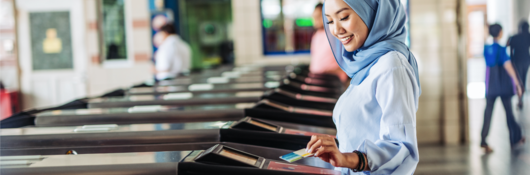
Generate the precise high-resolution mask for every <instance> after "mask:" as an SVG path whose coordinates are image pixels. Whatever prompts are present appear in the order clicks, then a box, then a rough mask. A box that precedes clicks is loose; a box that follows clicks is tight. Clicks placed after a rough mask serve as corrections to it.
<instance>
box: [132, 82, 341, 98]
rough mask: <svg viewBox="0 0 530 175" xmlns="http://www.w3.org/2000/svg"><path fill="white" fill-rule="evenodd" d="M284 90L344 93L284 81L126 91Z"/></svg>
mask: <svg viewBox="0 0 530 175" xmlns="http://www.w3.org/2000/svg"><path fill="white" fill-rule="evenodd" d="M278 87H279V88H283V89H287V90H291V91H303V92H318V93H321V94H326V95H327V96H330V97H338V96H339V95H340V93H342V89H341V88H331V87H323V86H315V85H307V84H303V83H299V82H296V81H292V80H289V79H283V80H282V81H281V82H277V81H270V82H266V83H234V84H210V83H207V84H192V85H184V86H155V87H133V88H130V89H128V90H127V91H126V94H127V95H150V94H168V93H184V92H195V93H197V92H209V93H214V92H241V91H266V90H269V89H272V88H278Z"/></svg>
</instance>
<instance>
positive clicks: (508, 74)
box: [480, 24, 525, 153]
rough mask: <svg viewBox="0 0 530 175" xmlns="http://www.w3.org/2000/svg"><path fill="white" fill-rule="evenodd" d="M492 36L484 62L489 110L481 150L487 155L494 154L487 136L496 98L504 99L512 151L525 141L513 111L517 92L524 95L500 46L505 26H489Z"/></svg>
mask: <svg viewBox="0 0 530 175" xmlns="http://www.w3.org/2000/svg"><path fill="white" fill-rule="evenodd" d="M489 33H490V35H491V36H492V37H493V44H491V45H486V46H484V59H485V60H486V66H487V70H486V110H485V111H484V123H483V126H482V135H481V136H482V137H481V142H480V147H482V148H483V149H484V151H485V152H486V153H490V152H492V151H493V149H491V147H489V146H488V144H487V143H486V137H487V136H488V132H489V128H490V123H491V116H492V113H493V106H494V105H495V100H496V99H497V97H501V100H502V104H503V105H504V111H505V112H506V122H507V123H508V130H509V132H510V144H511V145H512V147H515V146H518V145H520V144H522V143H523V142H524V141H525V139H524V137H523V136H522V132H521V128H520V127H519V124H517V122H516V121H515V118H514V116H513V111H512V97H513V95H514V94H515V91H514V90H517V91H516V92H517V94H518V95H519V96H521V95H522V93H523V91H522V88H521V83H520V82H519V79H518V78H517V74H516V73H515V69H514V68H513V65H512V62H511V61H510V56H508V54H507V53H506V47H502V46H501V45H499V40H500V39H501V38H502V26H501V25H499V24H493V25H490V26H489ZM514 85H515V87H514ZM518 143H520V144H518Z"/></svg>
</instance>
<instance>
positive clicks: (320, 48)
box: [309, 3, 348, 82]
mask: <svg viewBox="0 0 530 175" xmlns="http://www.w3.org/2000/svg"><path fill="white" fill-rule="evenodd" d="M322 7H323V4H322V3H319V4H317V5H316V7H315V11H314V12H313V27H314V28H315V29H316V32H315V34H314V35H313V38H312V39H311V63H310V64H309V71H310V72H311V73H317V74H335V75H337V76H338V77H339V79H340V80H341V81H342V82H346V80H347V79H348V75H346V73H345V72H344V71H342V69H340V67H339V65H338V64H337V61H335V57H334V56H333V52H331V47H330V46H329V43H328V39H327V38H326V31H324V22H323V21H322Z"/></svg>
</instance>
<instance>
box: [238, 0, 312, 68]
mask: <svg viewBox="0 0 530 175" xmlns="http://www.w3.org/2000/svg"><path fill="white" fill-rule="evenodd" d="M232 13H233V15H232V18H233V19H232V20H233V26H232V29H233V30H232V31H233V34H232V36H233V37H234V52H235V53H234V54H235V62H236V65H242V64H291V63H306V64H308V63H309V61H310V59H311V57H310V56H309V54H299V55H283V56H265V55H263V44H262V43H263V41H262V37H261V36H262V33H261V14H260V0H232Z"/></svg>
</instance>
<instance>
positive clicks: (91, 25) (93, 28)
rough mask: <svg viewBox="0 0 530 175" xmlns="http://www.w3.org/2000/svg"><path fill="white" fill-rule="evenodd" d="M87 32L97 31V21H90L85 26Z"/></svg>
mask: <svg viewBox="0 0 530 175" xmlns="http://www.w3.org/2000/svg"><path fill="white" fill-rule="evenodd" d="M86 26H87V29H88V31H97V30H98V22H97V21H90V22H88V23H87V24H86Z"/></svg>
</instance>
